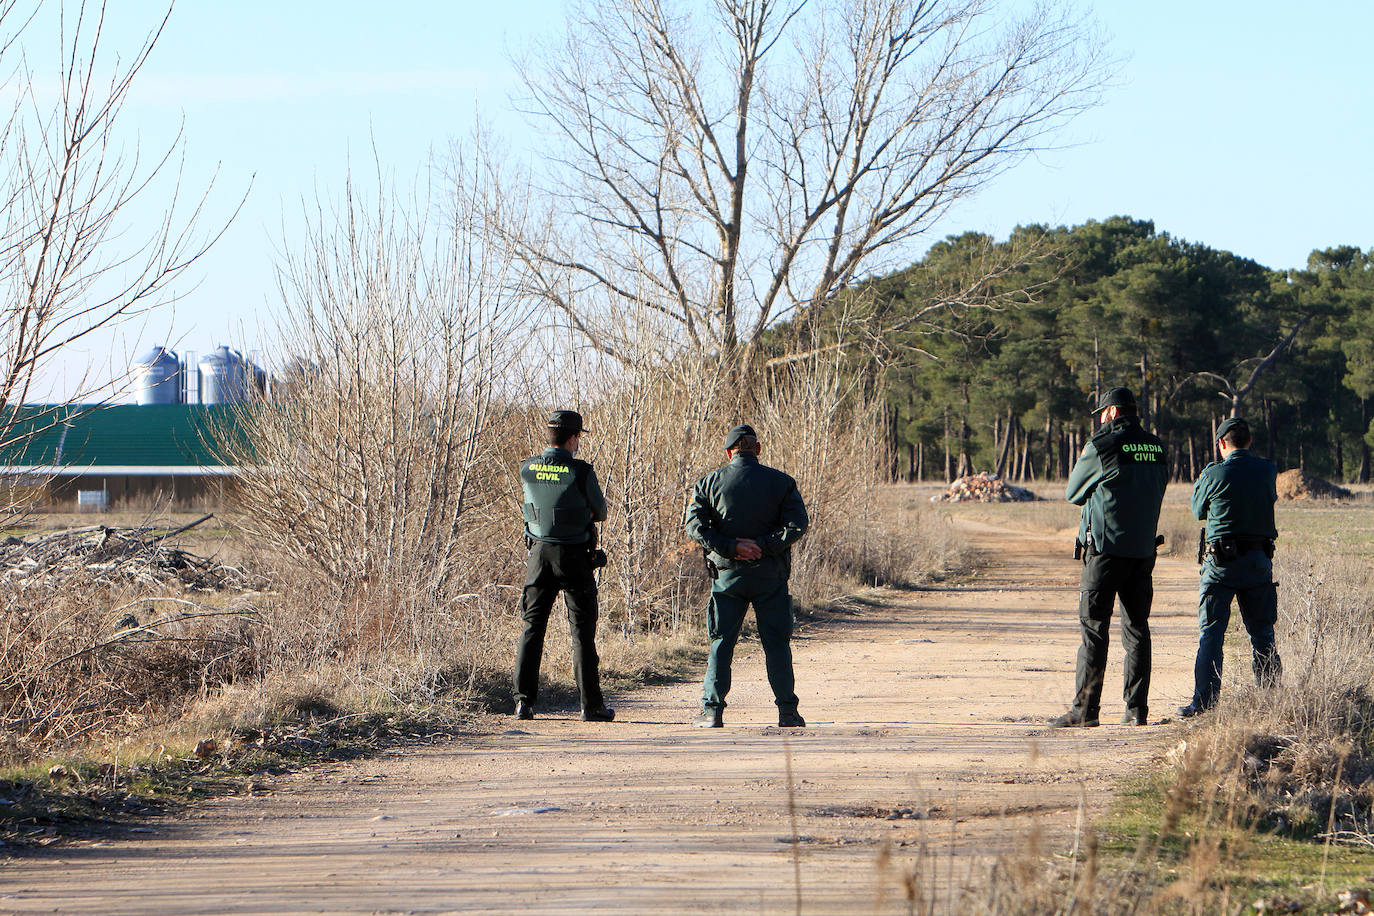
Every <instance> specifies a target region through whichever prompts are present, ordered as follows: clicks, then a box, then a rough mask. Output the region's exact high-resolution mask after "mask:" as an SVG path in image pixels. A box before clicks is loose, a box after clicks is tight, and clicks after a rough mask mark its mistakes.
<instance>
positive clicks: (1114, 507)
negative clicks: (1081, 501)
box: [1085, 420, 1169, 557]
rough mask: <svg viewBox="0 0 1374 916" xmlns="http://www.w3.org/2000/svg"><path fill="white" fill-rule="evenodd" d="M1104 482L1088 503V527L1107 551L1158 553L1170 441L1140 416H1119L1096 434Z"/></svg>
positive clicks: (1094, 439)
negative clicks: (1120, 418) (1157, 534)
mask: <svg viewBox="0 0 1374 916" xmlns="http://www.w3.org/2000/svg"><path fill="white" fill-rule="evenodd" d="M1092 443H1093V447H1094V448H1095V449H1096V450H1097V457H1098V460H1099V461H1100V462H1101V463H1102V482H1101V483H1100V484H1098V487H1097V489H1096V490H1095V491H1094V493H1093V495H1092V497H1091V498H1090V500H1089V502H1088V505H1087V506H1086V507H1085V510H1086V511H1085V527H1091V528H1092V534H1091V539H1092V541H1093V543H1094V544H1095V545H1097V548H1098V549H1100V550H1102V551H1103V552H1104V553H1110V554H1117V555H1120V556H1127V557H1145V556H1149V555H1151V554H1153V553H1154V550H1155V531H1156V527H1157V525H1158V523H1159V507H1160V502H1161V501H1162V500H1163V498H1164V488H1165V487H1166V486H1168V482H1169V465H1168V461H1167V456H1166V455H1165V454H1164V443H1163V442H1161V441H1160V439H1159V437H1158V436H1155V435H1153V434H1151V433H1148V432H1146V431H1145V430H1144V429H1143V428H1142V427H1141V425H1140V423H1139V422H1138V421H1134V420H1127V421H1126V422H1121V421H1114V422H1112V423H1109V424H1108V425H1107V426H1105V427H1103V428H1102V429H1100V430H1098V431H1097V433H1096V434H1095V435H1094V436H1093V437H1092Z"/></svg>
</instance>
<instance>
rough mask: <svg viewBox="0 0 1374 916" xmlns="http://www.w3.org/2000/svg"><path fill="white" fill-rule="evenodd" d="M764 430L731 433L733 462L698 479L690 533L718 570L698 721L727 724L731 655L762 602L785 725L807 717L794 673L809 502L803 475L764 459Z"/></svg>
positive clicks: (769, 663) (762, 638)
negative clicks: (800, 551) (797, 576)
mask: <svg viewBox="0 0 1374 916" xmlns="http://www.w3.org/2000/svg"><path fill="white" fill-rule="evenodd" d="M761 451H762V447H761V446H760V445H759V440H758V436H757V435H756V434H755V432H754V429H753V427H751V426H736V427H735V428H734V429H732V430H730V432H729V433H727V434H726V436H725V455H726V458H727V460H728V462H729V463H728V464H726V465H725V467H723V468H720V469H718V470H715V471H712V472H711V473H710V474H707V475H706V476H705V477H703V478H701V480H699V481H697V485H696V488H695V489H694V490H693V492H692V498H691V501H690V502H689V503H688V504H687V534H688V535H689V536H691V538H692V539H693V540H695V541H696V542H697V543H699V544H701V546H702V549H703V550H704V551H705V552H706V565H707V568H708V569H709V570H710V571H711V576H712V580H713V581H712V583H711V602H710V606H709V608H708V611H707V615H708V616H707V635H708V636H709V637H710V639H711V650H710V655H709V657H708V659H707V662H706V678H705V681H704V683H703V685H702V698H701V714H700V715H699V716H697V718H696V719H695V720H693V723H692V724H693V725H698V726H701V727H704V728H719V727H721V726H722V725H723V724H724V717H723V711H724V709H725V695H726V694H727V693H729V692H730V662H731V660H732V659H733V657H734V653H735V643H736V641H737V640H738V639H739V633H740V627H741V626H743V624H744V615H745V612H746V611H747V610H748V609H749V605H750V604H753V606H754V619H755V620H756V621H757V623H758V629H759V642H761V643H762V644H763V657H764V665H765V667H766V668H767V671H768V684H769V686H770V687H772V688H773V698H774V702H776V703H777V706H778V725H780V726H782V727H801V726H803V725H805V724H806V721H805V720H804V719H802V717H801V715H800V714H798V712H797V694H796V693H795V691H794V686H795V682H794V677H793V673H792V645H791V639H792V596H791V595H789V594H788V592H787V579H788V576H789V575H790V574H791V571H792V545H793V544H795V543H796V542H797V541H798V540H799V539H800V538H801V536H802V535H803V534H805V533H806V528H807V525H808V524H809V522H808V519H807V517H806V505H805V503H803V502H802V498H801V494H800V493H798V492H797V482H796V481H795V480H793V479H792V478H791V477H789V476H788V475H786V474H784V473H783V472H782V471H779V470H775V469H774V468H770V467H767V466H765V465H763V464H760V463H759V453H760V452H761Z"/></svg>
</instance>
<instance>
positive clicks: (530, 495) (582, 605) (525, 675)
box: [515, 410, 615, 722]
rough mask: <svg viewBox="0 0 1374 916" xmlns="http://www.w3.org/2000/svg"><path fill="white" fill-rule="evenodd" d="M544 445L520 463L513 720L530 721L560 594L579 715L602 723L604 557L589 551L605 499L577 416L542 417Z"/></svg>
mask: <svg viewBox="0 0 1374 916" xmlns="http://www.w3.org/2000/svg"><path fill="white" fill-rule="evenodd" d="M548 429H549V434H548V435H549V438H548V441H549V447H548V448H546V449H544V451H543V453H542V454H540V455H535V456H534V457H532V458H528V459H526V460H525V462H524V464H522V465H521V466H520V489H521V491H522V496H523V499H524V513H525V542H526V544H527V545H528V546H529V548H530V554H529V560H528V561H527V562H526V565H525V589H524V592H523V593H522V598H521V606H520V616H521V618H522V619H523V620H524V622H525V628H524V632H523V633H521V635H520V645H519V648H518V649H517V650H516V654H515V700H516V703H515V717H516V718H517V719H533V718H534V707H535V703H536V702H537V701H538V698H539V661H540V657H541V656H542V655H543V654H544V632H545V630H546V629H547V627H548V623H549V612H550V611H551V610H552V609H553V603H554V599H556V598H557V597H558V593H559V592H560V591H561V592H562V593H563V603H564V604H565V605H566V606H567V609H568V623H569V625H570V627H571V628H572V650H573V676H574V679H575V680H576V681H577V691H578V693H579V694H580V695H581V698H582V718H583V719H585V720H586V721H588V722H609V721H611V720H612V719H614V718H615V710H613V709H607V708H606V702H605V700H604V698H603V697H602V695H601V675H600V672H599V671H598V668H597V666H598V664H599V660H598V658H597V655H596V618H597V603H596V573H595V570H596V568H597V567H599V566H604V565H605V563H606V560H605V557H606V555H605V554H604V553H602V552H601V551H599V550H597V549H596V523H597V522H600V521H604V520H605V518H606V497H605V496H604V495H602V492H601V484H600V483H598V482H597V479H596V471H595V470H593V469H592V466H591V465H590V464H588V463H587V462H585V461H579V460H578V459H577V458H576V457H574V456H575V455H576V454H577V450H578V447H579V445H580V444H581V441H582V433H583V432H584V430H583V428H582V415H581V414H579V413H577V412H576V411H573V410H555V411H554V412H553V414H552V416H550V417H549V424H548Z"/></svg>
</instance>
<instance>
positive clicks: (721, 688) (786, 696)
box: [701, 570, 797, 710]
mask: <svg viewBox="0 0 1374 916" xmlns="http://www.w3.org/2000/svg"><path fill="white" fill-rule="evenodd" d="M751 604H752V605H753V606H754V620H755V621H756V622H757V623H758V628H759V642H761V643H762V644H763V659H764V666H765V667H766V668H767V670H768V685H769V686H770V687H772V688H773V699H774V702H776V703H777V704H778V706H779V707H780V708H783V709H793V710H795V709H796V708H797V694H796V693H795V692H794V688H795V685H796V682H795V680H794V677H793V674H792V596H791V595H789V594H788V593H787V580H786V579H778V578H774V577H772V576H769V577H767V578H755V577H752V576H749V575H747V574H746V575H744V576H737V575H736V574H734V573H732V572H731V571H728V570H722V571H721V574H720V578H719V579H717V580H716V582H715V585H714V586H713V588H712V589H711V604H710V608H709V609H708V613H707V622H706V631H707V635H708V636H710V638H711V652H710V655H709V656H708V658H707V661H706V679H705V682H704V683H703V684H702V694H701V705H702V706H703V707H704V708H706V709H724V708H725V695H726V694H728V693H729V692H730V663H731V662H732V661H733V660H734V657H735V643H736V642H738V641H739V633H740V628H741V627H742V626H744V615H745V614H746V613H747V612H748V610H749V605H751Z"/></svg>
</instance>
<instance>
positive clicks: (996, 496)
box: [930, 471, 1040, 503]
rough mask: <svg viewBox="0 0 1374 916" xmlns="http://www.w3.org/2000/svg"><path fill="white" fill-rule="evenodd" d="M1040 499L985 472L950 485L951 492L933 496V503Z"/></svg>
mask: <svg viewBox="0 0 1374 916" xmlns="http://www.w3.org/2000/svg"><path fill="white" fill-rule="evenodd" d="M1039 498H1040V497H1038V496H1036V495H1035V494H1034V493H1032V492H1031V491H1030V490H1027V489H1026V488H1025V487H1016V486H1012V485H1011V484H1009V483H1007V482H1006V481H1005V480H1003V479H1002V478H1001V477H998V476H997V475H996V474H989V473H988V472H986V471H984V472H983V473H981V474H970V475H969V476H967V477H960V478H959V479H958V480H956V481H954V483H952V484H950V485H949V490H947V491H946V492H944V493H941V494H940V495H939V496H932V497H931V499H930V501H931V502H933V503H968V502H977V503H1030V502H1035V501H1036V500H1038V499H1039Z"/></svg>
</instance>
